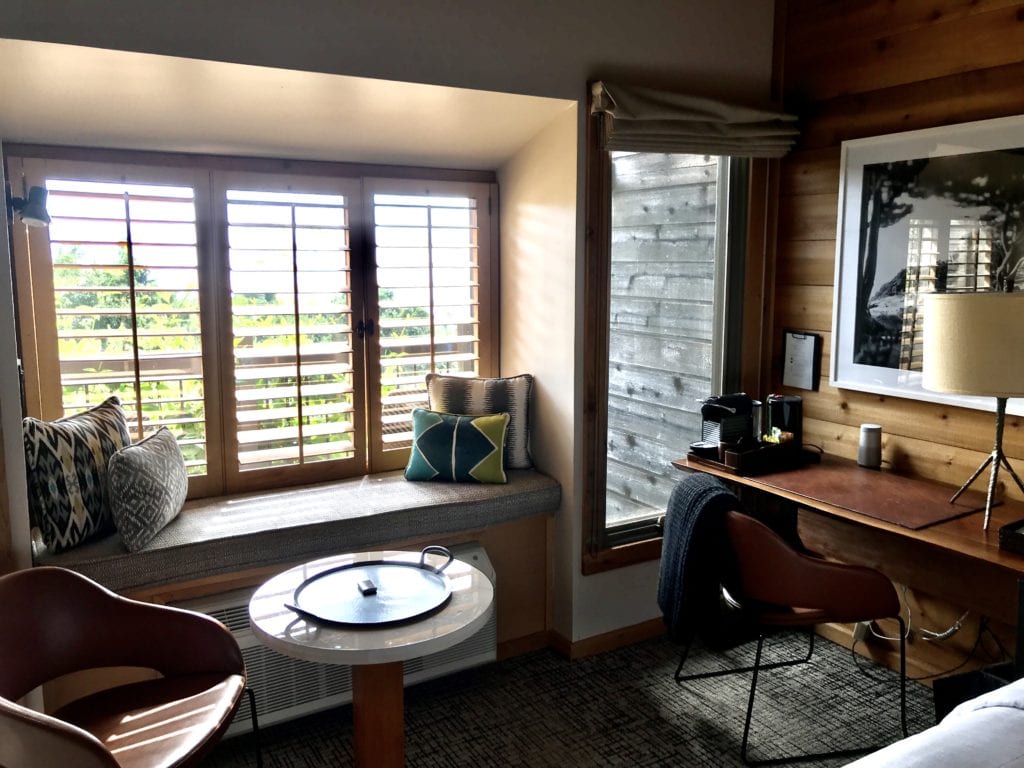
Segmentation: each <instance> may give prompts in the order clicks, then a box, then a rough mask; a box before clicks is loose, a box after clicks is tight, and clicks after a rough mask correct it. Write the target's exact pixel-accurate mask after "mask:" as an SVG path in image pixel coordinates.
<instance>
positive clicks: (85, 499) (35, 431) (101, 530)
mask: <svg viewBox="0 0 1024 768" xmlns="http://www.w3.org/2000/svg"><path fill="white" fill-rule="evenodd" d="M22 433H23V437H24V440H25V464H26V472H27V479H28V502H29V512H30V514H31V515H32V520H33V521H34V523H35V524H36V525H38V526H39V529H40V531H41V533H42V537H43V542H44V543H45V544H46V547H47V549H49V550H50V551H51V552H61V551H63V550H66V549H70V548H71V547H74V546H75V545H77V544H80V543H82V542H83V541H85V540H87V539H90V538H92V537H93V536H98V535H101V534H105V533H109V532H110V531H111V530H112V529H113V523H112V520H111V517H110V505H109V502H108V499H109V495H108V489H107V460H108V459H109V458H110V457H111V456H113V455H114V453H115V452H116V451H118V450H120V449H121V448H123V447H124V446H126V445H128V444H129V443H130V442H131V438H130V437H129V436H128V423H127V422H126V421H125V417H124V411H122V410H121V401H120V400H118V399H117V397H109V398H107V399H106V400H104V401H103V402H102V403H100V404H99V405H97V406H96V407H94V408H90V409H89V410H88V411H83V412H81V413H76V414H74V415H72V416H65V417H64V418H62V419H57V420H56V421H40V420H39V419H34V418H32V417H28V418H26V419H24V421H23V422H22Z"/></svg>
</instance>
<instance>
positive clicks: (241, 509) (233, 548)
mask: <svg viewBox="0 0 1024 768" xmlns="http://www.w3.org/2000/svg"><path fill="white" fill-rule="evenodd" d="M507 474H508V483H506V484H504V485H498V484H495V485H483V484H481V485H477V484H475V483H436V482H424V483H412V482H408V481H406V480H405V478H404V477H403V476H402V472H401V471H397V472H386V473H381V474H375V475H367V476H365V477H358V478H350V479H345V480H338V481H333V482H328V483H320V484H317V485H313V486H304V487H298V488H283V489H279V490H273V491H259V492H254V493H247V494H242V495H236V496H221V497H217V498H210V499H197V500H194V501H190V502H187V503H186V504H185V507H184V508H183V509H182V511H181V514H179V515H178V517H177V518H175V519H174V520H173V521H172V522H171V523H170V524H169V525H168V526H167V527H166V528H164V529H163V530H162V531H161V532H160V533H158V534H157V536H156V538H154V539H153V541H151V542H150V543H149V544H148V545H147V546H146V547H145V548H144V549H142V550H141V551H139V552H134V553H130V552H128V551H127V550H126V549H125V548H124V545H123V544H122V542H121V538H120V536H119V535H117V534H114V535H111V536H108V537H106V538H104V539H100V540H97V541H95V542H90V543H86V544H83V545H80V546H78V547H76V548H74V549H72V550H69V551H67V552H62V553H60V554H45V553H44V554H43V555H41V556H39V557H37V558H36V565H59V566H63V567H65V568H70V569H72V570H75V571H78V572H79V573H82V574H85V575H86V576H89V577H90V578H93V579H95V580H96V581H98V582H100V583H101V584H103V585H105V586H106V587H108V588H109V589H112V590H114V591H116V592H127V591H132V590H138V589H142V588H146V587H152V586H157V585H162V584H171V583H175V582H183V581H190V580H193V579H200V578H205V577H210V576H217V575H221V574H227V573H232V572H238V571H244V570H247V569H250V568H255V567H259V566H267V565H275V564H291V563H295V562H301V561H303V560H312V559H315V558H318V557H326V556H327V555H331V554H336V553H340V552H351V551H358V550H364V549H372V548H375V547H387V546H389V545H392V544H394V543H396V542H402V541H408V540H411V539H422V538H425V537H436V542H437V543H444V536H445V535H446V534H454V533H457V532H465V531H474V530H480V529H484V528H487V527H488V526H491V525H495V524H498V523H504V522H510V521H513V520H517V519H520V518H524V517H529V516H532V515H537V514H552V513H554V511H555V510H556V509H558V505H559V502H560V500H561V486H560V485H559V484H558V482H557V481H556V480H554V479H553V478H551V477H548V476H547V475H544V474H542V473H540V472H537V471H536V470H509V471H508V473H507Z"/></svg>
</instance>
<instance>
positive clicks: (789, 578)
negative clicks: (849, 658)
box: [676, 510, 907, 765]
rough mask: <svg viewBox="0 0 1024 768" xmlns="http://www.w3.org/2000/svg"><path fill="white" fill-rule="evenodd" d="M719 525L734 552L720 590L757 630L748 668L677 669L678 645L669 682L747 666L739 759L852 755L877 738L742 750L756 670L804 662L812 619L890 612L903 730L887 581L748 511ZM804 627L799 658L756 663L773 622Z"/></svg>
mask: <svg viewBox="0 0 1024 768" xmlns="http://www.w3.org/2000/svg"><path fill="white" fill-rule="evenodd" d="M725 518H726V519H725V532H726V536H727V538H728V543H729V548H730V549H731V551H732V554H733V555H734V558H735V561H734V565H735V572H734V574H733V575H732V577H731V578H727V583H726V585H725V586H726V589H727V591H728V593H729V595H730V596H731V597H732V598H734V599H735V600H736V601H737V602H738V603H739V605H740V606H741V607H742V608H743V610H744V612H745V614H746V616H747V617H748V618H749V619H751V620H752V623H753V625H754V626H755V628H756V630H757V651H756V654H755V657H754V665H753V666H752V667H744V668H741V669H728V670H720V671H716V672H706V673H700V674H694V675H688V676H684V675H681V674H680V672H681V670H682V666H683V662H684V661H685V659H686V651H685V650H684V652H683V656H682V658H681V659H680V662H679V668H678V669H677V670H676V681H677V682H682V681H685V680H693V679H698V678H706V677H716V676H719V675H723V674H735V673H737V672H752V676H751V680H750V696H749V698H748V702H747V713H746V720H745V722H744V726H743V740H742V743H741V746H740V756H741V758H742V759H743V762H744V763H747V764H750V765H766V764H777V763H785V762H795V761H802V760H814V759H820V758H829V757H842V756H852V755H857V754H861V753H864V752H868V751H871V750H874V749H877V748H878V745H872V746H865V747H859V748H853V749H843V750H836V751H831V752H821V753H817V754H812V755H794V756H787V757H775V758H771V759H763V760H751V759H749V758H748V756H747V747H748V742H749V736H750V721H751V716H752V714H753V710H754V694H755V692H756V690H757V681H758V675H759V673H760V671H761V670H763V669H771V668H775V667H780V666H789V665H792V664H799V663H803V662H807V661H810V659H811V656H812V654H813V653H814V625H816V624H824V623H829V622H838V623H848V622H860V621H872V620H874V619H882V618H895V619H896V620H897V622H898V624H899V637H900V728H901V729H902V732H903V735H904V736H906V735H907V711H906V695H907V691H906V628H905V624H904V621H903V619H902V617H901V616H900V601H899V597H898V596H897V594H896V589H895V588H894V587H893V585H892V582H890V581H889V579H888V578H887V577H886V576H884V575H883V574H881V573H880V572H878V571H876V570H874V569H871V568H866V567H863V566H858V565H848V564H842V563H835V562H830V561H827V560H823V559H821V558H817V557H813V556H811V555H808V554H805V553H803V552H799V551H797V550H796V549H794V548H793V547H792V546H790V545H789V544H788V543H787V542H786V541H785V540H784V539H783V538H782V537H781V536H779V535H778V534H777V533H775V531H773V530H772V529H771V528H769V527H768V526H766V525H764V524H763V523H760V522H758V521H757V520H755V519H754V518H753V517H750V516H749V515H746V514H744V513H743V512H739V511H735V510H732V511H727V512H725ZM786 628H807V629H809V630H810V633H809V634H810V647H809V649H808V653H807V656H806V657H805V658H801V659H797V660H793V661H782V662H775V663H772V664H762V663H761V658H762V650H763V646H764V640H765V637H766V636H767V635H768V634H769V633H770V632H771V631H772V630H776V629H786Z"/></svg>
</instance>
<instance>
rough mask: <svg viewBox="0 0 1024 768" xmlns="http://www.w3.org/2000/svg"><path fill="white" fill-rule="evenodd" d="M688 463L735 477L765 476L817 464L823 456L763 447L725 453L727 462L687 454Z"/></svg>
mask: <svg viewBox="0 0 1024 768" xmlns="http://www.w3.org/2000/svg"><path fill="white" fill-rule="evenodd" d="M686 458H687V460H688V461H693V462H697V463H699V464H707V465H708V466H711V467H715V468H717V469H720V470H722V471H723V472H730V473H732V474H734V475H744V476H752V475H765V474H768V473H769V472H784V471H785V470H787V469H798V468H800V467H803V466H806V465H807V464H817V463H818V462H819V461H821V454H820V453H818V452H817V451H809V450H805V449H799V448H792V449H791V448H780V447H778V446H762V447H760V448H751V449H750V450H749V451H725V452H724V459H725V461H724V462H723V461H716V460H715V459H708V458H704V457H703V456H699V455H697V454H696V453H692V452H691V453H688V454H686Z"/></svg>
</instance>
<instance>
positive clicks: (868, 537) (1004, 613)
mask: <svg viewBox="0 0 1024 768" xmlns="http://www.w3.org/2000/svg"><path fill="white" fill-rule="evenodd" d="M672 464H673V465H674V466H676V467H677V468H679V469H685V470H695V471H698V472H706V473H708V474H712V475H716V476H718V477H721V478H722V479H724V480H726V481H728V482H730V483H733V484H735V485H737V486H740V487H743V488H752V489H755V490H757V491H761V492H763V493H767V494H770V495H772V496H775V497H777V498H781V499H786V500H788V501H791V502H793V503H795V504H797V505H798V506H799V507H800V509H801V513H800V515H801V521H800V526H801V536H802V537H803V538H805V541H807V537H804V536H803V533H804V528H805V527H810V528H813V529H814V531H813V532H814V534H815V535H814V539H815V540H814V541H807V543H808V545H809V546H811V548H813V549H816V550H818V551H820V552H821V554H823V555H826V556H828V557H832V558H834V559H836V560H841V561H844V562H851V563H861V564H863V565H868V566H870V567H872V568H877V569H878V570H880V571H882V572H883V573H885V574H886V575H887V576H889V578H891V579H892V580H893V581H896V582H899V583H901V584H906V585H907V586H908V587H911V588H912V589H915V590H919V591H921V592H923V593H926V594H930V595H933V596H935V597H939V598H942V599H944V600H948V601H949V602H951V603H953V604H955V605H959V606H962V607H964V608H971V609H973V610H976V611H979V612H980V613H982V614H984V615H986V616H989V617H991V618H993V619H995V620H997V621H1000V622H1002V623H1004V624H1007V625H1009V626H1011V627H1016V626H1017V618H1018V617H1017V603H1018V586H1017V580H1018V579H1019V578H1021V577H1024V556H1022V555H1017V554H1014V553H1013V552H1008V551H1006V550H1003V549H1000V548H999V528H1000V526H1002V525H1004V524H1006V523H1009V522H1012V521H1014V520H1020V519H1024V504H1022V503H1020V502H1013V501H1011V502H1005V503H1003V504H1000V505H999V506H997V507H995V508H994V509H993V510H992V520H991V522H990V524H989V529H988V530H987V531H985V530H983V529H982V519H983V516H984V513H983V511H982V510H981V509H980V508H979V510H978V511H977V512H973V513H970V514H966V515H964V516H962V517H958V518H956V519H953V520H948V521H945V522H940V523H936V524H935V525H930V526H928V527H925V528H920V529H916V530H915V529H911V528H906V527H903V526H901V525H896V524H894V523H891V522H885V521H884V520H880V519H877V518H874V517H870V516H868V515H866V514H860V513H858V512H855V511H852V510H851V509H849V508H848V507H849V506H851V505H850V504H849V503H848V502H844V498H843V494H844V487H847V488H854V487H860V488H861V489H863V488H864V487H865V484H867V485H868V487H871V486H872V485H873V486H875V487H877V489H878V502H877V503H879V504H893V503H900V502H901V501H902V502H905V501H906V498H907V497H912V498H914V499H916V500H919V501H920V503H948V500H949V497H950V496H952V495H953V493H954V492H955V490H956V488H955V487H953V486H945V485H941V484H939V483H931V482H927V481H923V480H918V479H911V478H903V477H900V476H899V475H895V474H893V473H890V472H886V471H879V470H874V469H864V468H863V467H859V466H857V463H856V462H854V461H851V460H848V459H842V458H838V457H835V456H828V455H825V456H823V457H822V463H821V465H814V464H812V465H808V466H804V467H801V468H799V469H793V470H787V471H784V472H773V473H770V474H764V475H757V476H753V477H744V476H740V475H736V474H734V473H732V472H730V471H728V470H726V469H724V468H719V467H717V466H714V465H711V464H707V463H704V462H700V461H694V460H690V459H679V460H677V461H673V462H672ZM826 476H827V477H828V485H829V486H831V487H825V485H824V483H823V482H821V479H822V478H824V477H826ZM901 489H902V491H905V494H906V497H905V498H903V499H901V498H900V495H901V492H902V491H901ZM862 493H863V492H862ZM979 495H980V494H979ZM858 503H861V504H863V503H864V502H863V499H861V500H860V501H859V502H858ZM983 505H984V500H983V499H982V504H981V506H982V507H983ZM854 506H855V505H854ZM807 515H810V517H809V518H808V517H807Z"/></svg>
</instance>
